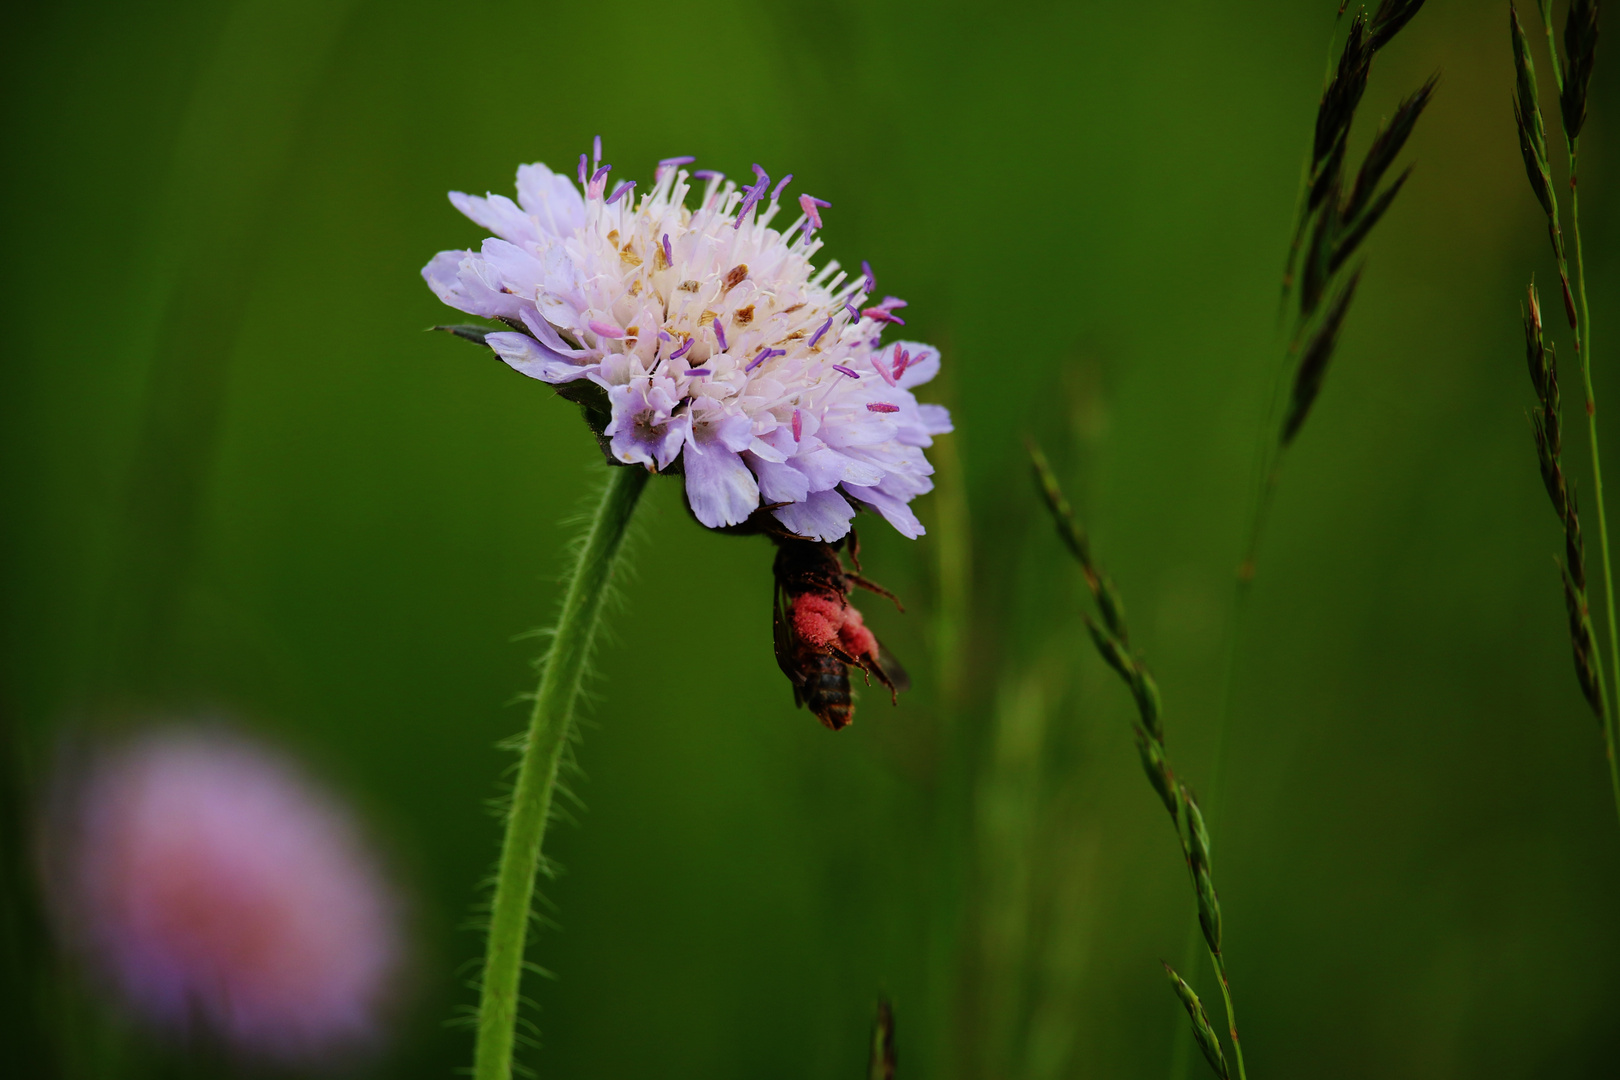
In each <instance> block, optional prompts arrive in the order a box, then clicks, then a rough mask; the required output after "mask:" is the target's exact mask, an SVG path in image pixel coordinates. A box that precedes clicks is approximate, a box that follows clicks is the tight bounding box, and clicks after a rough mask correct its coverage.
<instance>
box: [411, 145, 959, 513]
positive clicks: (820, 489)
mask: <svg viewBox="0 0 1620 1080" xmlns="http://www.w3.org/2000/svg"><path fill="white" fill-rule="evenodd" d="M691 161H692V159H691V158H687V157H679V158H667V159H665V160H664V161H662V162H660V163H659V165H658V168H657V170H656V171H655V172H654V175H653V183H652V186H651V189H650V190H648V191H647V192H646V193H645V194H642V195H640V196H639V197H632V196H633V192H632V191H631V190H630V185H624V184H620V185H616V186H611V187H612V190H611V193H610V192H609V188H610V185H609V183H608V172H609V170H610V169H611V168H612V167H611V166H610V165H600V166H597V167H596V168H595V170H594V171H593V172H587V169H586V164H585V159H584V157H583V156H581V159H580V167H579V171H578V180H579V183H578V184H576V183H575V182H574V180H571V179H569V178H568V177H567V176H563V175H561V174H558V173H554V172H552V171H551V170H550V169H548V168H547V167H546V166H544V165H540V164H534V165H525V166H523V167H521V168H520V169H518V174H517V192H518V198H517V202H515V203H514V202H513V201H512V200H510V199H507V198H505V197H504V196H500V195H488V196H486V197H484V198H477V197H474V196H470V195H464V194H462V193H460V192H452V193H451V195H450V201H451V202H452V203H453V204H454V205H455V206H456V208H457V209H459V210H460V211H461V212H462V213H464V214H466V215H467V216H468V217H469V218H471V219H472V220H473V221H475V222H477V223H478V224H479V225H482V226H484V227H485V228H487V229H489V230H490V232H492V233H494V234H495V235H494V236H492V237H490V238H488V239H486V240H485V241H484V242H483V244H482V246H481V247H480V249H479V250H478V251H445V252H440V253H439V254H438V255H437V256H435V257H434V259H433V261H431V262H430V263H428V265H427V266H426V267H424V268H423V270H422V275H423V277H424V278H426V279H427V282H428V284H429V286H431V287H432V289H433V290H434V292H435V293H437V294H438V296H439V298H440V299H442V300H443V301H444V302H445V303H447V304H450V305H451V306H452V307H456V308H459V309H461V310H462V311H465V312H467V313H469V314H472V315H477V316H480V317H483V318H488V319H498V320H500V321H501V322H504V323H505V324H506V325H507V326H509V327H511V329H510V330H507V331H500V332H496V333H491V334H489V335H488V336H487V337H486V339H485V344H487V345H489V347H490V348H492V349H493V350H494V351H495V353H496V354H497V355H498V356H500V358H501V359H502V360H504V361H505V362H506V363H507V364H509V365H511V366H512V367H513V368H515V369H516V370H518V371H520V372H522V373H523V374H525V375H529V376H531V377H533V378H536V379H540V380H542V381H544V382H548V383H552V384H554V385H558V386H560V387H563V388H564V392H565V393H567V394H568V395H569V396H572V397H575V398H576V399H578V400H584V399H585V398H587V397H588V396H589V395H591V394H594V393H599V392H605V396H606V401H605V402H603V403H601V404H600V406H599V408H600V411H601V412H605V413H608V414H609V415H610V416H611V419H610V420H609V421H608V422H607V423H605V424H604V425H603V426H602V431H601V434H602V435H603V436H604V437H605V439H606V440H607V447H608V450H609V452H610V453H611V455H612V456H613V457H614V458H616V459H617V460H618V461H620V462H623V463H626V464H639V465H643V466H645V467H647V468H650V469H655V470H659V471H664V470H671V471H679V472H681V473H682V474H683V475H684V477H685V483H686V497H687V502H688V503H689V505H690V506H691V508H692V512H693V514H694V515H695V516H696V517H697V519H698V520H699V521H701V522H702V523H703V524H704V525H707V526H709V527H711V528H721V527H727V526H735V525H740V524H742V523H744V522H745V521H747V520H748V518H749V517H750V515H752V514H754V513H756V512H758V511H760V510H768V511H769V512H770V513H772V514H774V516H775V517H776V519H777V521H779V522H780V523H781V525H782V526H783V527H785V528H786V529H787V530H788V531H789V532H791V533H793V534H796V535H799V536H803V537H806V538H809V539H816V540H826V541H832V540H837V539H838V538H840V537H842V536H844V535H845V534H846V533H847V532H848V531H849V526H850V519H851V518H852V517H853V516H854V514H855V512H856V510H857V509H858V508H861V507H866V508H869V509H871V510H874V511H876V512H877V513H879V514H881V515H882V516H883V517H884V518H886V519H887V520H888V521H889V522H890V524H892V525H893V526H894V527H895V528H896V529H898V530H899V531H900V532H901V533H903V534H905V535H906V536H910V537H916V536H921V535H922V533H923V527H922V524H921V523H920V522H919V521H918V520H917V516H916V515H915V514H914V513H913V512H912V510H911V507H910V503H911V500H912V499H913V498H915V497H916V496H918V495H920V494H922V493H923V492H925V491H928V490H929V489H930V488H931V487H932V486H933V482H932V480H931V479H930V476H931V475H932V473H933V467H932V466H931V465H929V463H928V459H927V458H926V457H925V456H924V453H923V451H924V449H925V448H927V447H928V446H930V445H932V441H933V436H935V435H940V434H943V433H945V432H948V431H950V430H951V422H950V416H949V414H948V413H947V412H946V410H945V409H944V408H943V407H941V406H938V405H925V404H920V403H919V402H918V401H917V399H916V398H915V397H914V396H913V395H912V389H913V388H914V387H916V386H918V385H920V384H922V383H925V382H927V381H928V380H929V379H931V378H933V377H934V375H935V373H936V372H938V370H939V363H940V358H939V351H938V350H937V349H935V348H933V347H932V346H929V345H923V344H919V343H916V342H908V341H901V342H891V343H886V342H884V340H883V335H884V333H885V331H886V330H888V329H889V328H890V327H891V326H904V325H905V321H904V319H902V318H901V317H900V316H899V315H898V314H896V312H897V311H898V310H899V309H901V308H903V307H904V306H905V301H903V300H900V299H898V298H896V297H885V298H884V299H883V300H882V301H881V302H879V303H876V304H873V303H870V302H869V297H868V293H870V292H872V291H873V290H874V289H875V287H876V281H875V278H874V277H873V275H872V273H871V271H870V269H869V268H866V269H865V270H864V272H863V273H862V274H859V275H857V276H855V277H853V278H851V277H850V276H849V275H848V274H846V273H845V272H843V271H842V270H840V269H839V266H838V263H837V262H828V263H827V264H825V265H824V266H822V267H821V268H820V269H819V270H818V269H817V268H816V267H815V266H814V265H813V264H812V262H811V259H812V258H813V257H814V256H815V254H816V253H817V252H818V251H819V250H820V248H821V240H820V239H819V238H818V237H817V236H816V232H817V230H819V229H820V228H821V225H822V219H821V211H822V210H823V209H825V208H826V207H827V206H828V205H829V204H828V203H827V202H826V200H823V199H817V198H815V197H813V196H809V195H805V196H800V198H799V199H798V200H797V201H798V205H799V207H800V209H801V211H802V212H801V213H800V214H799V216H798V217H797V218H796V219H795V220H794V221H793V222H792V223H791V224H790V225H788V227H787V228H786V229H784V230H778V229H776V228H773V227H772V222H773V221H774V220H775V219H776V217H777V215H778V213H779V211H780V210H781V203H780V202H779V198H780V197H781V195H782V192H783V189H784V188H785V187H786V186H787V181H788V180H791V179H792V177H791V176H788V177H784V178H783V179H782V180H781V181H779V182H778V183H777V184H776V185H775V187H774V188H773V187H772V185H771V178H770V176H769V174H767V173H766V171H765V170H764V169H763V168H761V167H760V166H758V165H755V166H754V168H753V171H754V176H755V180H754V182H753V183H751V184H748V185H746V186H744V187H738V186H737V184H735V183H734V182H732V181H728V180H726V179H725V178H724V177H723V176H722V175H721V174H719V173H716V172H710V171H705V170H698V171H696V172H688V171H687V169H686V168H685V166H686V165H688V164H690V163H691ZM694 185H700V186H694ZM689 199H695V206H689V205H688V200H689ZM864 266H865V264H863V267H864ZM564 384H569V385H566V386H565V385H564ZM593 388H600V390H599V391H598V390H595V389H593Z"/></svg>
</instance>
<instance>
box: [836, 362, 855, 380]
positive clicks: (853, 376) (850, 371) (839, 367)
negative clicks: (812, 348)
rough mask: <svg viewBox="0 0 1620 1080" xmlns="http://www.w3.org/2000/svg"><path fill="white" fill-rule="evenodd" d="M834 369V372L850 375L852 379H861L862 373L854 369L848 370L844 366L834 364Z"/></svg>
mask: <svg viewBox="0 0 1620 1080" xmlns="http://www.w3.org/2000/svg"><path fill="white" fill-rule="evenodd" d="M832 369H833V370H834V371H838V372H842V373H843V374H845V375H848V376H849V377H850V378H852V379H858V378H860V377H861V373H860V372H858V371H856V370H854V369H853V368H847V367H845V366H844V365H843V364H834V365H833V366H832Z"/></svg>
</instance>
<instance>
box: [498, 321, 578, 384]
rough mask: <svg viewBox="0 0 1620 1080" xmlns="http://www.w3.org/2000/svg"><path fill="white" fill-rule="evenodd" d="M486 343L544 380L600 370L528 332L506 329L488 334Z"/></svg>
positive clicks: (515, 365)
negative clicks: (561, 354) (559, 353)
mask: <svg viewBox="0 0 1620 1080" xmlns="http://www.w3.org/2000/svg"><path fill="white" fill-rule="evenodd" d="M484 344H486V345H488V346H489V347H490V348H491V349H494V350H495V355H496V356H498V357H500V358H501V359H502V360H504V361H506V363H507V365H508V366H509V367H511V368H512V370H514V371H520V372H522V373H523V374H525V375H527V376H528V377H529V378H531V379H539V380H540V381H541V382H548V383H565V382H573V381H574V380H575V379H581V378H584V377H585V376H586V375H589V374H590V373H591V372H593V371H595V370H596V365H595V364H583V365H581V364H576V363H575V362H574V361H572V360H570V359H568V358H567V357H566V356H559V355H558V354H556V353H554V352H552V351H551V350H550V349H548V348H546V347H545V346H544V345H542V344H540V343H539V342H538V341H536V340H534V338H532V337H530V336H529V335H528V334H518V333H509V332H505V331H502V332H501V333H496V334H490V335H488V336H487V337H485V338H484Z"/></svg>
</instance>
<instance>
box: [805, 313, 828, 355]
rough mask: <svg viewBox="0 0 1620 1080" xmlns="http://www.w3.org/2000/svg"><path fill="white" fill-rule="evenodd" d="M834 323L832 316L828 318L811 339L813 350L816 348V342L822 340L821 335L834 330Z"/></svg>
mask: <svg viewBox="0 0 1620 1080" xmlns="http://www.w3.org/2000/svg"><path fill="white" fill-rule="evenodd" d="M832 321H833V317H832V316H831V315H829V316H827V321H826V322H824V323H822V324H821V329H820V330H817V331H816V332H815V334H814V336H812V337H811V338H810V347H811V348H812V349H813V348H815V347H816V342H818V341H820V340H821V335H822V334H825V333H826V332H827V331H828V330H831V329H832Z"/></svg>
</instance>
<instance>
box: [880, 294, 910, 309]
mask: <svg viewBox="0 0 1620 1080" xmlns="http://www.w3.org/2000/svg"><path fill="white" fill-rule="evenodd" d="M906 306H907V305H906V302H905V301H904V300H902V299H900V298H899V297H898V296H885V297H884V298H883V303H881V304H879V305H878V307H883V308H888V309H889V310H890V311H894V310H895V309H897V308H903V307H906Z"/></svg>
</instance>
